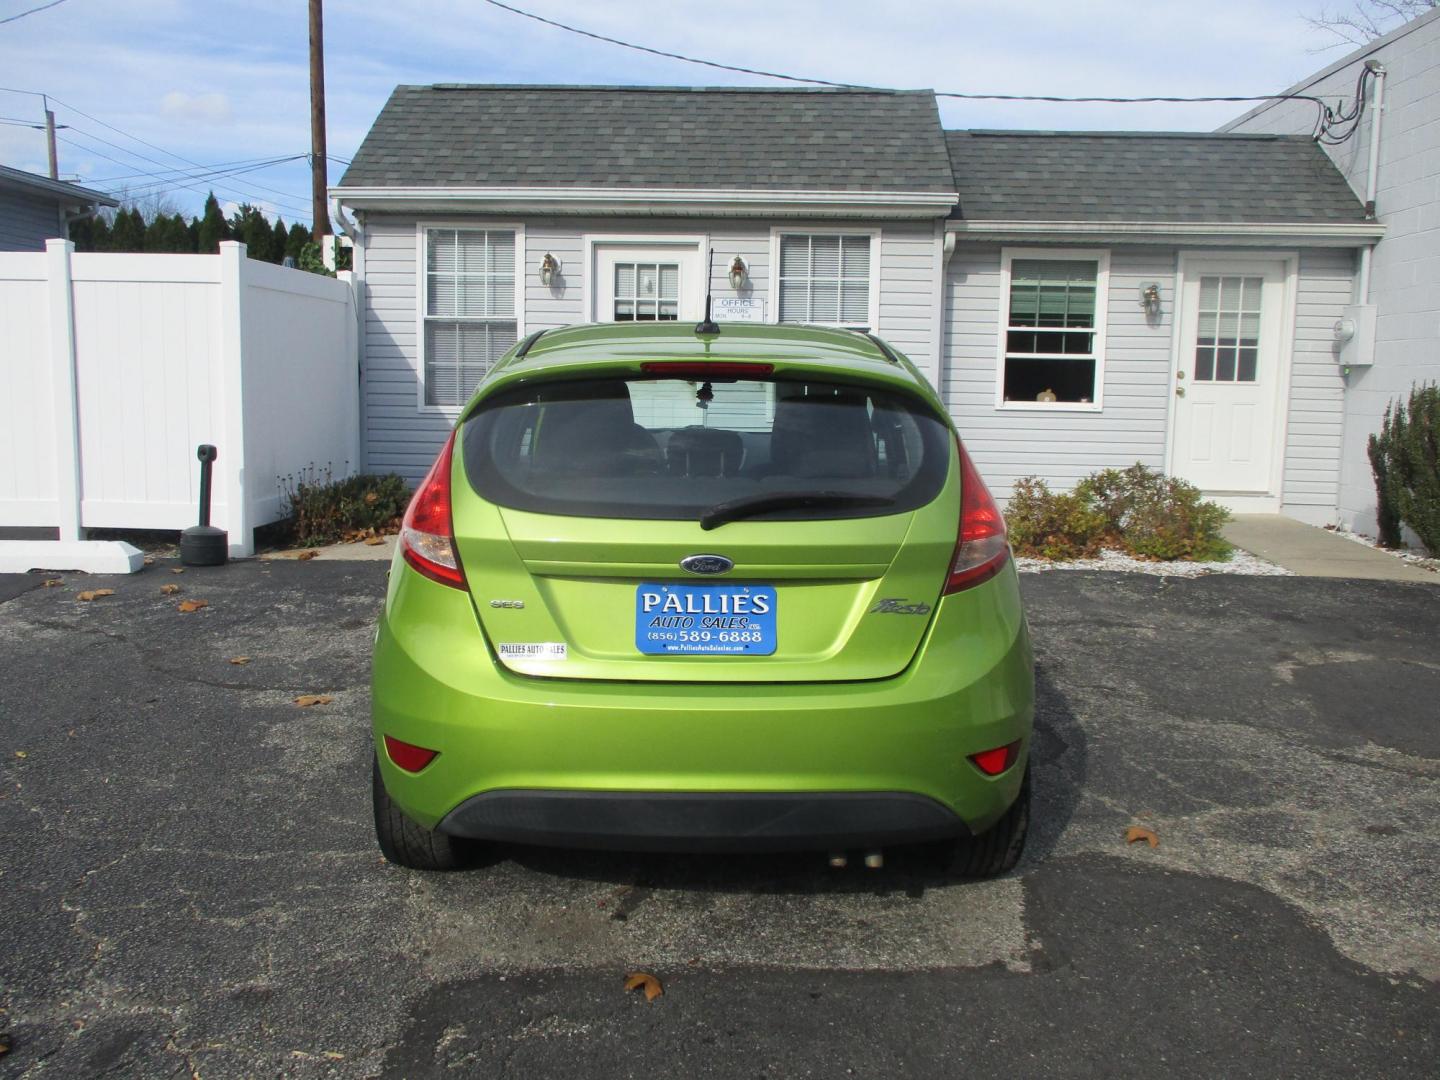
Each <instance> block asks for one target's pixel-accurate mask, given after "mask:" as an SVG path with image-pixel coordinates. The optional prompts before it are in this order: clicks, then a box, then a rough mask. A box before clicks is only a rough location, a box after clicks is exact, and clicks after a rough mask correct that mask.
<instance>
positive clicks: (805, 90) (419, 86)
mask: <svg viewBox="0 0 1440 1080" xmlns="http://www.w3.org/2000/svg"><path fill="white" fill-rule="evenodd" d="M396 89H404V90H525V91H528V92H534V91H542V90H543V91H565V92H567V93H575V92H576V91H604V92H607V93H616V92H625V93H637V94H646V93H667V94H680V93H684V94H884V95H887V96H891V95H929V96H931V97H933V96H934V94H935V92H934V91H933V90H926V89H923V88H922V89H916V90H896V89H891V88H888V87H883V86H660V85H650V84H644V85H624V84H619V83H400V84H399V85H398V86H397V87H396Z"/></svg>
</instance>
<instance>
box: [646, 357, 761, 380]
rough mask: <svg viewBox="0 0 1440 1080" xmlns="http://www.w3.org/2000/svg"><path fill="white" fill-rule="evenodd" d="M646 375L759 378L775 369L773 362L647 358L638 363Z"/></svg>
mask: <svg viewBox="0 0 1440 1080" xmlns="http://www.w3.org/2000/svg"><path fill="white" fill-rule="evenodd" d="M640 370H641V371H643V372H645V374H646V375H669V376H672V377H674V378H677V379H759V378H763V377H764V376H766V375H769V374H770V373H771V372H773V371H774V370H775V365H774V364H752V363H750V362H748V361H741V362H738V363H737V362H733V361H728V360H647V361H645V363H643V364H641V365H640Z"/></svg>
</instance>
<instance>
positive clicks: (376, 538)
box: [365, 536, 385, 547]
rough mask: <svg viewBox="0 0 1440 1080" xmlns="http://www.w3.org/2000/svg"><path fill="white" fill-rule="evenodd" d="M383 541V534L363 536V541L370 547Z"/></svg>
mask: <svg viewBox="0 0 1440 1080" xmlns="http://www.w3.org/2000/svg"><path fill="white" fill-rule="evenodd" d="M384 542H385V538H384V537H383V536H367V537H366V538H365V543H367V544H369V545H370V546H371V547H375V546H377V545H379V544H383V543H384Z"/></svg>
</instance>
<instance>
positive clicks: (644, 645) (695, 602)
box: [635, 581, 775, 656]
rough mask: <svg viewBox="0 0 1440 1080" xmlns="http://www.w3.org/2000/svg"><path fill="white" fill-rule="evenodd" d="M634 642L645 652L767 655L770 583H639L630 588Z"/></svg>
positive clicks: (771, 644) (771, 626)
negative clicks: (633, 608)
mask: <svg viewBox="0 0 1440 1080" xmlns="http://www.w3.org/2000/svg"><path fill="white" fill-rule="evenodd" d="M635 647H636V648H637V649H639V650H640V651H641V652H642V653H644V654H646V655H647V656H659V655H663V654H669V653H685V654H696V653H704V654H732V655H748V656H769V655H770V654H771V653H773V652H774V651H775V586H773V585H690V584H686V583H680V582H661V581H647V582H644V583H642V584H641V585H640V586H639V587H637V588H636V590H635Z"/></svg>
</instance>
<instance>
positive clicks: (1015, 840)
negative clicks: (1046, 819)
mask: <svg viewBox="0 0 1440 1080" xmlns="http://www.w3.org/2000/svg"><path fill="white" fill-rule="evenodd" d="M1029 831H1030V765H1029V763H1028V762H1027V763H1026V765H1025V779H1024V781H1023V782H1022V783H1021V784H1020V794H1019V795H1018V796H1016V798H1015V801H1014V802H1013V803H1012V804H1011V805H1010V809H1009V810H1006V811H1005V816H1004V817H1002V818H1001V819H1000V820H999V821H997V822H996V823H995V824H994V825H992V826H991V827H990V828H989V829H987V830H986V831H985V832H983V833H981V834H980V835H979V836H974V837H970V838H968V839H965V840H957V841H956V842H955V843H954V844H953V845H950V851H949V859H948V862H949V871H950V873H952V874H955V875H956V876H958V877H967V878H993V877H999V876H1000V875H1001V874H1008V873H1009V872H1010V871H1011V870H1014V869H1015V864H1016V863H1018V862H1019V861H1020V854H1021V852H1023V851H1024V850H1025V834H1026V833H1027V832H1029Z"/></svg>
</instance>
